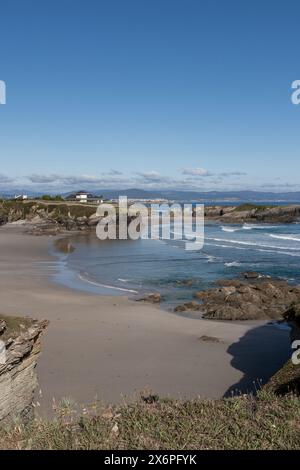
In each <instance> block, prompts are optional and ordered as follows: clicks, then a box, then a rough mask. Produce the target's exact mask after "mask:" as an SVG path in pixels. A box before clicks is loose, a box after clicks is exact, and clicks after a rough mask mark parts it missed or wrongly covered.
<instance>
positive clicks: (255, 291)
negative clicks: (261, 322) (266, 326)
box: [175, 273, 300, 320]
mask: <svg viewBox="0 0 300 470" xmlns="http://www.w3.org/2000/svg"><path fill="white" fill-rule="evenodd" d="M248 274H249V273H248ZM217 284H218V285H219V286H218V287H215V288H213V289H207V290H205V291H200V292H196V293H195V295H194V297H195V298H197V299H199V300H201V304H198V305H199V310H202V311H203V317H204V318H212V319H217V320H257V319H282V316H283V315H284V314H285V315H286V316H289V315H290V316H292V315H293V316H295V314H297V315H298V310H299V314H300V307H299V305H300V286H296V287H294V286H290V285H289V284H288V283H287V282H285V281H280V280H277V279H270V278H264V277H261V276H259V274H257V273H255V276H254V275H252V276H251V275H250V277H249V278H245V280H243V281H242V280H236V279H233V280H227V281H226V282H225V281H223V280H221V281H219V282H218V283H217ZM293 303H294V304H295V306H293V308H292V309H290V310H288V308H289V307H290V305H291V304H293ZM297 304H298V305H297ZM176 308H177V309H178V310H176V309H175V310H176V311H185V310H187V309H188V308H186V307H185V306H184V305H183V306H182V305H179V306H178V307H176ZM286 312H287V313H286Z"/></svg>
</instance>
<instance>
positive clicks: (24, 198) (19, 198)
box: [15, 194, 28, 201]
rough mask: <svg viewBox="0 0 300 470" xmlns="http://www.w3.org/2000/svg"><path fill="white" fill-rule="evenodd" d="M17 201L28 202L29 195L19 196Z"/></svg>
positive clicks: (16, 197)
mask: <svg viewBox="0 0 300 470" xmlns="http://www.w3.org/2000/svg"><path fill="white" fill-rule="evenodd" d="M15 199H16V200H18V201H26V200H27V199H28V196H27V194H18V195H16V196H15Z"/></svg>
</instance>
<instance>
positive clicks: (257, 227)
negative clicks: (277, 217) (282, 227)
mask: <svg viewBox="0 0 300 470" xmlns="http://www.w3.org/2000/svg"><path fill="white" fill-rule="evenodd" d="M277 227H278V225H258V224H244V225H243V227H242V229H243V230H270V229H272V228H277Z"/></svg>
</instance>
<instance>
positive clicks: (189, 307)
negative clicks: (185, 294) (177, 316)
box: [174, 302, 202, 312]
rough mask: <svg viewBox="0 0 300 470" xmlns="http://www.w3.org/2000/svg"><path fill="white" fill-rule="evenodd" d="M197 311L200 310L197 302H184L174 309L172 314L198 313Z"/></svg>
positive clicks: (200, 307)
mask: <svg viewBox="0 0 300 470" xmlns="http://www.w3.org/2000/svg"><path fill="white" fill-rule="evenodd" d="M199 310H202V306H201V305H200V304H198V303H197V302H186V303H184V304H181V305H177V307H175V308H174V312H198V311H199Z"/></svg>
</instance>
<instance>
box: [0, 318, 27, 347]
mask: <svg viewBox="0 0 300 470" xmlns="http://www.w3.org/2000/svg"><path fill="white" fill-rule="evenodd" d="M0 320H4V321H5V323H6V329H5V330H4V332H3V333H2V334H0V339H1V341H6V340H8V339H9V338H13V339H14V338H16V337H17V336H19V335H20V334H21V333H23V332H24V331H25V330H26V329H27V328H28V327H29V326H30V325H31V324H32V320H31V318H24V317H16V316H14V317H12V316H6V315H2V314H0Z"/></svg>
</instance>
